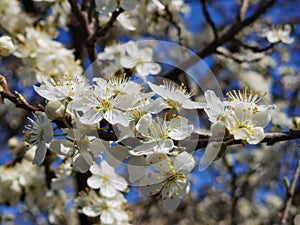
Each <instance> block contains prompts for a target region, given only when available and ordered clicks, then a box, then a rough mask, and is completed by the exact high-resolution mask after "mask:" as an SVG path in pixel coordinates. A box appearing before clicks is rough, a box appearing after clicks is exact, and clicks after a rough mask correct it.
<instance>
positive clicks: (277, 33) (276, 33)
mask: <svg viewBox="0 0 300 225" xmlns="http://www.w3.org/2000/svg"><path fill="white" fill-rule="evenodd" d="M291 31H292V28H291V26H290V25H284V26H282V27H276V28H274V29H273V30H270V31H268V32H267V34H266V37H267V39H268V41H269V42H270V43H277V42H282V43H285V44H291V43H293V41H294V38H292V37H290V34H291Z"/></svg>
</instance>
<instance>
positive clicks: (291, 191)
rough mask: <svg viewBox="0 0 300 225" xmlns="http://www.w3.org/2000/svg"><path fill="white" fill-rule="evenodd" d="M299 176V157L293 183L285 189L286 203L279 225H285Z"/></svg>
mask: <svg viewBox="0 0 300 225" xmlns="http://www.w3.org/2000/svg"><path fill="white" fill-rule="evenodd" d="M299 176H300V156H299V158H298V164H297V168H296V172H295V174H294V177H293V181H292V184H291V186H290V187H289V188H288V189H287V192H286V195H287V201H286V204H285V208H284V212H283V214H282V218H281V224H282V225H285V224H286V222H287V219H288V215H289V211H290V208H291V205H292V201H293V197H294V193H295V189H296V184H297V181H298V179H299Z"/></svg>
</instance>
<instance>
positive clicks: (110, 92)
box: [72, 78, 138, 127]
mask: <svg viewBox="0 0 300 225" xmlns="http://www.w3.org/2000/svg"><path fill="white" fill-rule="evenodd" d="M94 81H95V82H96V85H94V88H93V89H92V90H90V93H88V94H85V95H83V96H82V97H79V98H76V99H74V100H73V105H72V107H73V110H77V111H82V112H83V115H82V116H81V117H80V119H79V121H80V122H81V123H83V124H97V123H99V122H100V121H101V120H102V119H105V120H106V121H108V122H109V123H111V124H113V125H115V124H120V125H122V126H125V127H126V126H128V125H129V120H128V118H127V117H126V116H125V115H124V112H123V110H126V109H129V108H131V107H132V106H133V105H134V104H135V102H136V101H138V98H137V96H136V94H135V92H133V93H129V94H127V93H126V92H127V91H128V89H127V88H126V87H129V88H132V89H131V90H134V88H136V85H131V82H129V81H128V82H127V83H128V84H129V85H128V86H127V85H125V84H124V83H123V82H121V84H120V85H121V86H122V89H120V87H119V86H118V85H119V84H118V85H117V84H116V83H115V84H116V85H117V86H115V85H114V83H113V81H112V80H110V81H109V82H106V81H105V80H104V79H101V78H97V79H95V80H94ZM124 82H125V81H124ZM123 91H126V92H123ZM136 91H138V89H136ZM128 92H129V91H128Z"/></svg>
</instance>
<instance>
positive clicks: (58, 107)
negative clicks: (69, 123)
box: [45, 101, 65, 120]
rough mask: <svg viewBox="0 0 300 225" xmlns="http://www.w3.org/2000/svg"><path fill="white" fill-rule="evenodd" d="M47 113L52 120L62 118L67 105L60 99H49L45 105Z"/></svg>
mask: <svg viewBox="0 0 300 225" xmlns="http://www.w3.org/2000/svg"><path fill="white" fill-rule="evenodd" d="M45 113H46V115H47V117H48V118H49V119H51V120H57V119H59V118H62V117H63V116H64V114H65V106H64V105H63V104H62V103H61V102H60V101H49V102H48V103H47V105H46V107H45Z"/></svg>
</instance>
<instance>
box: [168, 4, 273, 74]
mask: <svg viewBox="0 0 300 225" xmlns="http://www.w3.org/2000/svg"><path fill="white" fill-rule="evenodd" d="M275 2H276V0H269V1H261V4H260V6H259V7H258V8H257V9H256V10H255V11H254V13H253V15H252V16H250V17H249V18H247V19H245V20H243V21H239V20H238V19H237V20H236V21H235V22H234V23H233V24H232V25H231V27H230V28H229V29H228V30H227V31H226V32H225V33H224V34H223V35H222V36H220V37H219V39H218V40H217V41H213V42H212V43H210V44H209V45H207V46H206V47H205V48H203V49H202V50H200V51H198V52H197V53H196V55H197V56H198V57H200V58H205V57H206V56H208V55H209V54H212V53H213V52H215V51H216V49H217V47H219V46H221V45H223V44H225V43H226V42H228V41H230V40H232V39H233V38H234V36H235V35H237V34H238V33H239V32H241V31H242V30H243V29H244V28H245V27H247V26H249V25H250V24H252V23H253V22H254V21H255V20H257V19H258V18H259V17H260V16H261V15H262V14H264V13H265V12H266V11H267V9H269V8H271V7H272V6H273V5H274V4H275ZM238 17H239V16H238ZM196 63H198V60H195V57H191V58H190V59H188V60H186V61H184V62H182V63H181V64H180V65H179V66H178V67H177V68H174V69H172V70H171V71H168V72H167V73H165V74H164V75H163V76H164V77H166V78H168V79H174V77H176V76H178V75H179V74H180V73H181V71H182V70H181V69H178V68H182V69H183V70H185V69H187V68H189V67H191V66H193V65H195V64H196Z"/></svg>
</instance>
